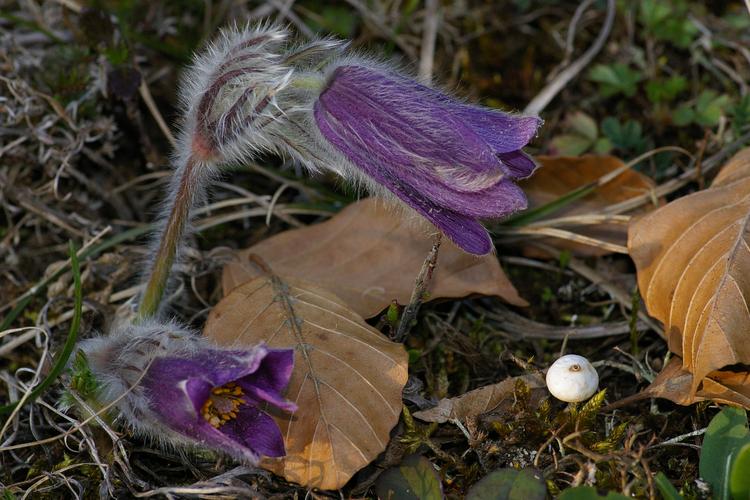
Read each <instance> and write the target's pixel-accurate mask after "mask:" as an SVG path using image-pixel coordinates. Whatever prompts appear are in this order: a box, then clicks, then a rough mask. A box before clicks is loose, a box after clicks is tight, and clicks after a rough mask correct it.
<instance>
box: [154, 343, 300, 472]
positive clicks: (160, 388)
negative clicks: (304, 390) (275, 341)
mask: <svg viewBox="0 0 750 500" xmlns="http://www.w3.org/2000/svg"><path fill="white" fill-rule="evenodd" d="M293 362H294V351H293V350H291V349H285V350H269V349H267V348H266V347H263V346H258V347H256V348H254V349H252V350H249V351H223V350H218V349H207V350H203V351H200V352H198V353H195V354H194V355H193V356H190V357H159V358H156V359H154V361H153V363H152V364H151V367H150V368H149V369H148V372H146V376H145V377H144V379H143V382H142V384H143V386H144V388H145V389H146V391H147V397H148V398H149V400H150V407H151V411H152V412H153V413H154V414H155V415H156V416H158V418H159V419H160V420H161V422H162V423H163V424H165V425H167V426H169V427H170V428H171V429H172V430H173V431H174V432H177V433H179V434H181V435H183V436H185V437H187V438H188V439H190V440H193V441H195V442H198V443H200V444H202V445H203V446H206V447H208V448H213V449H216V450H220V451H224V452H226V453H228V454H230V455H232V456H234V457H236V458H239V459H246V460H248V461H251V462H255V461H256V460H257V458H258V456H259V455H264V456H268V457H282V456H284V440H283V438H282V436H281V431H279V427H278V426H277V425H276V422H274V420H273V418H272V417H271V416H270V415H269V414H268V413H266V412H265V411H263V409H262V408H263V407H264V406H266V405H268V406H270V407H275V408H278V409H282V410H285V411H294V410H295V409H296V407H295V405H294V404H293V403H290V402H288V401H286V400H284V398H283V397H282V395H281V394H282V391H283V390H284V389H285V388H286V385H287V383H288V382H289V377H290V376H291V373H292V366H293Z"/></svg>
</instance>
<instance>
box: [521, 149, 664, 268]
mask: <svg viewBox="0 0 750 500" xmlns="http://www.w3.org/2000/svg"><path fill="white" fill-rule="evenodd" d="M537 160H538V161H539V163H540V164H541V168H540V169H539V170H537V172H536V173H535V174H534V175H533V176H532V177H530V178H529V179H527V180H525V181H524V182H523V183H522V186H523V188H524V190H525V191H526V194H527V195H528V197H529V206H530V207H531V208H532V209H533V208H534V207H539V206H543V205H545V204H547V203H549V202H552V201H554V200H556V199H558V198H560V197H561V196H564V195H565V194H567V193H570V192H571V191H573V190H575V189H580V188H582V187H585V186H587V185H592V186H593V185H594V184H595V183H596V185H597V187H596V188H595V189H593V190H592V191H591V193H589V194H588V195H586V196H584V197H583V198H580V199H578V200H576V201H575V203H571V204H569V205H568V206H566V207H563V208H561V209H560V210H557V211H556V212H554V213H553V214H550V217H549V218H547V219H543V220H541V221H538V222H536V223H534V224H533V225H534V228H533V229H532V228H531V227H524V228H520V229H515V230H514V231H515V232H518V233H522V234H537V235H547V236H553V237H554V238H555V239H549V238H546V239H544V240H542V241H544V242H545V243H547V244H549V245H554V246H555V247H557V248H562V249H570V250H573V251H575V253H577V254H579V255H584V256H598V255H605V254H608V253H611V252H617V253H623V252H625V248H624V245H625V242H626V240H627V228H626V226H625V225H623V224H622V220H620V219H606V220H601V221H597V219H596V218H595V217H593V216H598V217H599V218H601V219H605V218H604V217H603V214H602V213H603V212H604V211H605V209H606V207H608V206H611V205H615V204H618V203H622V202H624V201H627V200H629V199H632V198H634V197H638V196H641V195H643V194H645V193H648V192H650V191H652V190H653V189H654V187H655V184H654V182H653V181H652V180H651V179H650V178H648V177H647V176H645V175H643V174H640V173H638V172H635V171H633V170H632V169H628V168H626V165H625V163H623V162H622V161H621V160H620V159H618V158H615V157H614V156H594V155H584V156H580V157H563V156H539V157H537ZM614 175H616V177H611V176H614ZM552 217H554V219H552ZM561 225H568V226H572V227H575V226H578V227H577V228H576V233H573V232H571V231H563V230H561V229H558V228H557V227H556V226H561ZM524 253H525V254H527V255H531V256H540V255H541V256H546V254H545V253H544V252H541V253H540V250H539V249H538V248H534V247H531V246H529V245H527V246H525V247H524Z"/></svg>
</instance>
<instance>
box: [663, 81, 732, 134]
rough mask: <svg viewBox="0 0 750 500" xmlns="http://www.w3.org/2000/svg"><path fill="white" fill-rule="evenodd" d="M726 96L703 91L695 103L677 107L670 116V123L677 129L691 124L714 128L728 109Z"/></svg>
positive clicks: (728, 101) (727, 97)
mask: <svg viewBox="0 0 750 500" xmlns="http://www.w3.org/2000/svg"><path fill="white" fill-rule="evenodd" d="M730 102H731V100H730V98H729V96H728V95H726V94H721V95H719V94H718V93H716V92H715V91H713V90H704V91H703V92H701V93H700V95H699V96H698V98H697V99H696V100H695V102H694V103H693V104H692V105H690V104H683V105H681V106H679V107H678V108H677V109H676V110H675V112H674V113H673V115H672V121H673V122H674V124H675V125H677V126H679V127H684V126H685V125H690V124H692V123H694V124H696V125H700V126H701V127H715V126H716V125H718V124H719V121H720V120H721V117H722V116H723V115H724V114H725V111H726V110H727V108H728V107H729V104H730Z"/></svg>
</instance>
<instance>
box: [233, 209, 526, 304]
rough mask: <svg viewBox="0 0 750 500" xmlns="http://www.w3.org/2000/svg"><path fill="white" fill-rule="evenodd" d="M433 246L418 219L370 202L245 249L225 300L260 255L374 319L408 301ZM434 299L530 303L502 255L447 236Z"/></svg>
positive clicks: (253, 272)
mask: <svg viewBox="0 0 750 500" xmlns="http://www.w3.org/2000/svg"><path fill="white" fill-rule="evenodd" d="M431 247H432V241H431V239H430V237H429V234H428V233H427V232H426V231H425V229H424V228H423V226H422V225H419V224H418V223H417V221H404V217H400V216H398V214H396V213H394V211H393V209H389V208H387V207H385V206H384V205H383V203H382V202H379V201H377V200H375V199H372V198H368V199H365V200H362V201H359V202H357V203H352V204H351V205H349V206H348V207H346V208H345V209H344V210H342V211H341V212H340V213H338V214H337V215H336V216H334V217H333V218H331V219H330V220H328V221H326V222H323V223H321V224H315V225H312V226H307V227H304V228H301V229H292V230H289V231H285V232H283V233H280V234H277V235H275V236H272V237H271V238H268V239H266V240H264V241H261V242H260V243H258V244H257V245H254V246H253V247H250V248H249V249H247V250H244V251H242V252H240V253H239V254H238V255H237V259H236V260H234V261H233V262H231V263H229V264H228V265H227V266H226V267H225V268H224V274H223V276H222V286H223V288H224V294H225V295H226V294H227V293H229V292H230V291H231V290H232V289H234V288H235V287H237V286H238V285H241V284H242V283H244V282H245V281H247V280H249V279H252V278H254V277H256V276H258V269H257V267H256V266H254V265H252V263H251V262H250V261H249V260H248V256H250V255H258V256H260V257H261V258H262V259H263V260H264V261H265V262H266V263H268V265H270V266H271V268H273V269H274V270H275V271H276V272H278V273H279V274H281V275H282V276H288V277H294V278H300V279H304V280H307V281H309V282H311V283H316V284H317V285H319V286H320V287H322V288H324V289H326V290H329V291H330V292H333V293H334V294H335V295H336V296H338V297H340V298H341V299H343V300H344V302H346V303H347V304H348V305H349V307H351V308H352V309H353V310H354V311H356V312H357V313H358V314H360V315H362V316H363V317H365V318H370V317H372V316H375V315H376V314H378V313H379V312H380V311H382V310H383V309H385V308H386V307H388V305H389V304H390V303H391V301H392V300H394V299H395V300H397V301H398V302H399V303H400V304H408V303H409V298H410V297H411V293H412V290H413V288H414V278H415V277H416V275H417V273H418V272H419V269H420V268H421V267H422V263H423V262H424V259H425V256H426V255H427V254H428V252H429V251H430V248H431ZM429 294H430V299H437V298H451V297H465V296H467V295H471V294H480V295H490V296H497V297H500V298H502V299H503V300H505V301H506V302H508V303H510V304H513V305H517V306H525V305H528V304H527V302H526V301H525V300H523V299H522V298H521V297H520V296H519V295H518V292H516V289H515V288H514V287H513V284H512V283H511V282H510V281H509V280H508V278H507V277H506V276H505V273H503V270H502V268H501V267H500V264H499V263H498V261H497V257H496V256H494V255H485V256H483V257H475V256H473V255H469V254H467V253H466V252H464V251H462V250H461V249H459V248H458V247H456V246H455V245H454V244H453V243H452V242H451V241H449V240H446V239H444V240H443V244H442V246H441V248H440V255H439V257H438V264H437V267H436V268H435V273H434V274H433V277H432V282H431V283H430V289H429Z"/></svg>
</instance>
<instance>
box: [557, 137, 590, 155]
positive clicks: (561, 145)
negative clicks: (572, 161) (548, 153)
mask: <svg viewBox="0 0 750 500" xmlns="http://www.w3.org/2000/svg"><path fill="white" fill-rule="evenodd" d="M591 146H592V141H591V139H588V138H586V137H584V136H581V135H577V134H563V135H558V136H557V137H555V138H553V139H552V147H553V148H554V149H555V151H557V152H558V154H561V155H563V156H578V155H581V154H583V153H585V152H586V151H588V150H589V149H590V148H591Z"/></svg>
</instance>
